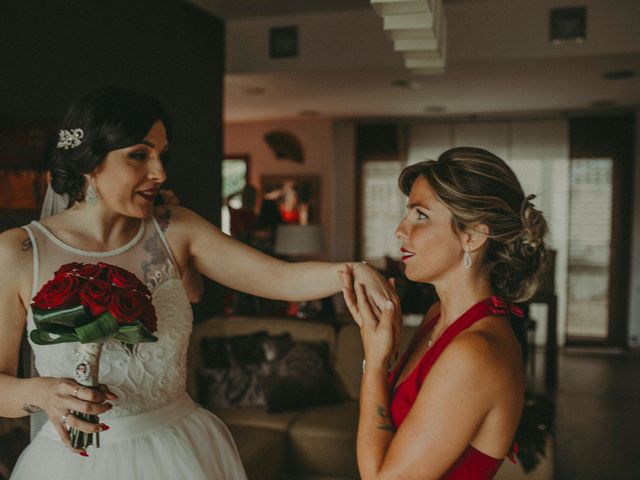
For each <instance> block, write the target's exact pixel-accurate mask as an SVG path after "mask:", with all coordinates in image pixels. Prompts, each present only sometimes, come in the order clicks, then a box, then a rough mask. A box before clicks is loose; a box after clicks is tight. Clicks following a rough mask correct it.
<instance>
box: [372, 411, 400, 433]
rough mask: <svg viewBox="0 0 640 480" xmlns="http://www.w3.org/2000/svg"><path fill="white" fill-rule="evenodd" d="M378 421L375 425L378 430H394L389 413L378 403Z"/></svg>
mask: <svg viewBox="0 0 640 480" xmlns="http://www.w3.org/2000/svg"><path fill="white" fill-rule="evenodd" d="M378 422H379V423H378V426H377V427H376V428H377V429H378V430H385V431H387V432H395V431H396V429H395V427H394V426H393V423H392V422H391V415H389V414H388V413H387V410H386V409H385V408H384V407H383V406H382V405H378Z"/></svg>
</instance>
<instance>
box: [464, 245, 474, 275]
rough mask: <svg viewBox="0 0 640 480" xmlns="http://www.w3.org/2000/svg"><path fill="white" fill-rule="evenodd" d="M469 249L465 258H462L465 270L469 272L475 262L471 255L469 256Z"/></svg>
mask: <svg viewBox="0 0 640 480" xmlns="http://www.w3.org/2000/svg"><path fill="white" fill-rule="evenodd" d="M467 248H468V247H467ZM467 248H465V249H464V256H463V257H462V260H463V262H464V268H466V269H467V270H469V269H470V268H471V265H473V261H472V260H471V255H470V254H469V250H468V249H467Z"/></svg>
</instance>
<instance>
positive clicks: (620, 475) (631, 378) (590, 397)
mask: <svg viewBox="0 0 640 480" xmlns="http://www.w3.org/2000/svg"><path fill="white" fill-rule="evenodd" d="M538 371H541V369H538ZM558 372H559V387H558V390H557V392H556V395H555V397H556V442H555V446H556V451H555V458H556V460H557V461H556V464H555V476H554V478H555V479H556V480H592V479H593V480H632V479H634V480H638V479H640V441H638V438H639V437H638V436H636V435H639V433H640V355H638V354H605V353H594V352H593V351H590V352H584V351H582V352H581V351H575V350H563V351H562V353H561V354H560V359H559V371H558Z"/></svg>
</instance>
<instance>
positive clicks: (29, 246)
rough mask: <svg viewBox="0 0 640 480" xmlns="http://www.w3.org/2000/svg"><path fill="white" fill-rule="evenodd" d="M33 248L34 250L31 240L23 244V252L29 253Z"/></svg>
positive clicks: (28, 239)
mask: <svg viewBox="0 0 640 480" xmlns="http://www.w3.org/2000/svg"><path fill="white" fill-rule="evenodd" d="M32 248H33V245H32V244H31V239H30V238H27V239H26V240H25V241H24V242H22V247H21V250H22V251H23V252H28V251H29V250H31V249H32Z"/></svg>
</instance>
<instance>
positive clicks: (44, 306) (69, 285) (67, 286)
mask: <svg viewBox="0 0 640 480" xmlns="http://www.w3.org/2000/svg"><path fill="white" fill-rule="evenodd" d="M80 284H81V282H80V279H79V278H78V277H76V276H75V275H70V274H62V275H58V276H56V277H55V278H54V279H53V280H50V281H49V282H47V283H46V284H45V285H44V286H43V287H42V288H41V289H40V291H39V292H38V293H37V294H36V296H35V297H34V298H33V303H32V306H33V307H34V308H38V309H40V310H53V309H54V308H66V307H70V306H72V305H77V304H78V303H80V301H79V299H78V290H79V288H80Z"/></svg>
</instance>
